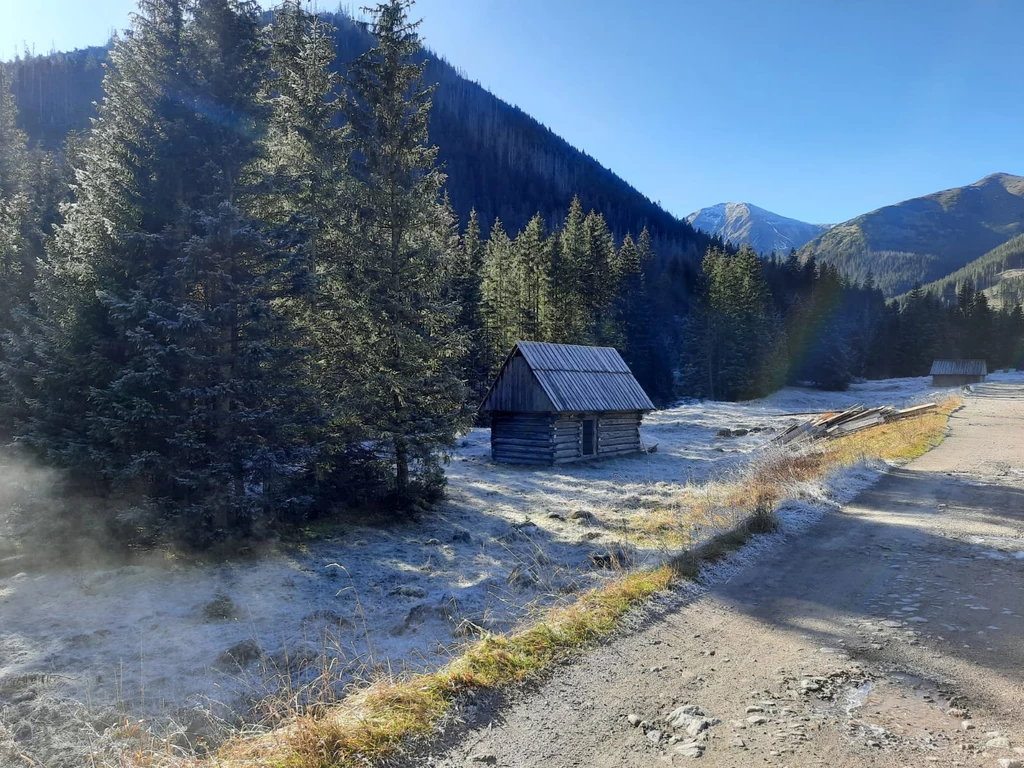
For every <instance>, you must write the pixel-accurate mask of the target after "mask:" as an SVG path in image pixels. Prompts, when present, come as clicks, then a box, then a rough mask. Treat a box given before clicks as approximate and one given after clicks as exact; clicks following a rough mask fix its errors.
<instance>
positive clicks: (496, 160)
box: [12, 13, 710, 263]
mask: <svg viewBox="0 0 1024 768" xmlns="http://www.w3.org/2000/svg"><path fill="white" fill-rule="evenodd" d="M321 18H323V19H324V21H325V22H326V23H328V24H330V25H331V26H333V27H334V29H335V31H334V33H333V34H334V43H335V46H336V50H337V59H336V61H335V66H334V68H335V69H336V70H337V71H340V72H344V70H345V67H346V65H347V64H348V62H351V61H354V60H355V59H356V58H357V57H358V56H360V55H361V54H362V53H364V52H365V51H366V50H367V49H368V48H369V47H370V45H371V44H372V38H371V36H370V34H369V32H368V31H367V30H366V29H365V26H364V25H362V24H359V23H356V22H354V21H353V20H352V19H350V18H348V17H347V16H345V15H343V14H329V13H325V14H321ZM271 19H272V14H269V13H268V14H265V15H264V16H263V20H264V22H269V21H270V20H271ZM107 59H108V50H107V49H106V48H99V47H97V48H89V49H87V50H82V51H74V52H71V53H55V54H51V55H46V56H26V57H24V58H21V59H19V60H17V61H15V62H14V63H13V73H12V78H13V80H12V88H13V90H14V95H15V100H16V102H17V105H18V109H19V114H20V117H19V125H20V126H21V127H22V128H23V129H24V130H25V132H26V133H27V134H28V136H29V138H30V139H31V140H33V141H40V142H42V143H43V145H44V146H45V147H47V148H49V149H57V148H59V147H60V146H61V143H62V142H63V140H64V138H65V136H67V134H68V133H69V132H71V131H84V130H86V129H87V128H88V127H89V119H90V118H91V117H93V116H94V114H95V109H94V106H93V104H94V103H98V102H99V101H100V100H101V98H102V87H101V85H102V78H103V66H102V65H103V64H104V63H105V62H106V61H107ZM417 59H418V60H425V61H426V62H427V65H426V70H425V78H426V80H427V82H430V83H436V84H437V89H436V91H435V92H434V94H433V109H432V111H431V116H430V126H429V130H430V140H431V141H432V142H433V143H434V144H436V145H437V147H438V158H439V160H440V162H441V163H442V165H443V166H444V167H445V172H446V173H447V174H448V185H447V191H448V195H449V197H450V198H451V203H452V207H453V208H454V210H455V212H456V213H457V214H458V216H459V218H460V219H461V220H463V221H465V220H466V218H467V217H468V216H469V211H470V209H475V210H476V212H477V215H478V217H479V221H480V224H481V226H482V227H483V228H484V231H487V230H489V229H490V227H491V225H492V224H493V222H494V220H495V219H496V218H498V219H500V220H501V222H502V224H503V226H504V227H505V229H507V230H508V231H509V232H511V233H515V232H517V231H519V230H520V229H522V228H523V227H525V226H526V223H527V222H528V221H529V220H530V218H531V217H532V216H533V215H534V214H536V213H540V214H541V215H542V216H543V217H544V218H545V219H547V220H549V221H557V220H560V219H562V218H564V217H565V215H566V213H567V212H568V210H569V204H570V202H571V201H572V199H573V197H574V196H577V195H578V196H579V198H580V201H581V203H582V205H583V206H584V208H585V209H587V210H590V209H591V208H593V209H595V210H596V211H598V212H599V213H601V214H602V215H603V216H604V218H605V220H606V221H607V222H608V226H609V227H610V228H611V231H612V233H613V234H615V236H616V237H619V238H621V237H622V236H623V235H624V234H625V233H626V232H634V233H635V232H639V231H640V230H642V229H643V228H644V227H646V228H647V229H648V231H649V232H650V233H651V238H652V242H653V244H654V246H655V248H656V249H657V252H658V254H659V256H660V257H661V258H663V259H665V260H666V261H668V260H671V259H673V258H676V257H681V258H684V259H687V260H689V261H690V262H692V263H696V262H698V261H700V258H701V257H702V256H703V254H704V251H705V250H706V249H707V247H708V245H709V243H710V239H709V237H708V236H707V235H705V234H704V233H702V232H696V231H695V230H694V229H693V228H692V227H691V226H690V225H689V224H687V223H686V222H685V221H681V220H679V219H677V218H675V217H674V216H672V215H671V214H669V213H668V212H667V211H665V210H664V209H662V208H661V207H659V206H658V205H656V204H654V203H653V202H651V201H650V200H649V199H648V198H646V197H645V196H644V195H643V194H641V193H640V192H638V191H637V190H636V189H634V188H633V187H631V186H630V185H629V184H627V183H626V182H625V181H623V180H622V179H621V178H619V177H618V176H616V175H615V174H614V173H613V172H612V171H610V170H608V169H607V168H605V167H604V166H602V165H601V164H600V163H599V162H597V161H596V160H595V159H594V158H592V157H590V156H589V155H587V154H585V153H583V152H581V151H579V150H578V149H576V148H575V147H572V146H571V145H569V144H568V143H567V142H566V141H565V140H563V139H562V138H561V137H559V136H557V135H556V134H554V133H553V132H552V131H551V130H549V129H548V128H546V127H544V126H543V125H541V124H540V123H539V122H537V121H536V120H535V119H533V118H532V117H530V116H529V115H527V114H526V113H525V112H523V111H522V110H520V109H518V108H517V107H514V106H511V105H510V104H507V103H506V102H504V101H502V100H501V99H499V98H498V97H496V96H495V95H494V94H492V93H490V92H489V91H487V90H485V89H484V88H482V87H481V86H480V85H479V84H477V83H475V82H473V81H471V80H469V79H467V78H465V77H463V76H462V75H460V74H459V73H458V72H457V71H456V70H455V69H454V67H452V66H451V65H449V64H448V63H447V62H446V61H444V59H443V58H441V57H439V56H438V55H436V54H434V53H433V52H430V51H427V52H423V53H418V54H417Z"/></svg>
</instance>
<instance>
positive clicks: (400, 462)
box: [395, 437, 409, 497]
mask: <svg viewBox="0 0 1024 768" xmlns="http://www.w3.org/2000/svg"><path fill="white" fill-rule="evenodd" d="M395 488H396V489H397V490H398V495H399V496H401V497H404V496H405V495H406V493H408V491H409V444H408V443H407V442H406V441H405V438H404V437H396V438H395Z"/></svg>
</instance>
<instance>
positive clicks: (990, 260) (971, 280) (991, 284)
mask: <svg viewBox="0 0 1024 768" xmlns="http://www.w3.org/2000/svg"><path fill="white" fill-rule="evenodd" d="M968 284H970V285H971V286H972V287H973V288H974V289H976V290H979V291H984V293H985V295H986V296H988V298H989V300H990V301H991V302H992V304H993V305H994V306H1000V307H1002V306H1008V307H1012V306H1014V305H1016V304H1020V303H1021V301H1024V235H1018V236H1017V237H1015V238H1013V239H1012V240H1008V241H1007V242H1005V243H1003V244H1002V245H1000V246H998V247H996V248H993V249H992V250H991V251H989V252H988V253H986V254H985V255H984V256H982V257H981V258H980V259H975V260H974V261H972V262H971V263H970V264H968V265H967V266H966V267H963V268H961V269H958V270H957V271H956V272H954V273H953V274H951V275H949V276H947V277H944V278H942V279H941V280H936V281H935V282H932V283H928V284H927V285H925V286H924V291H925V292H926V293H930V294H933V295H935V296H940V297H942V299H943V300H944V301H946V303H948V304H952V303H954V302H956V298H957V294H958V293H959V291H960V290H961V289H962V288H963V287H964V286H965V285H968Z"/></svg>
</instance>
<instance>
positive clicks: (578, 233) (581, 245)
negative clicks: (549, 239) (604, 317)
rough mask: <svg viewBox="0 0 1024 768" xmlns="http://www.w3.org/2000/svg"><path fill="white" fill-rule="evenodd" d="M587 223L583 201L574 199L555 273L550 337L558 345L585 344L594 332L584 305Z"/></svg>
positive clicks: (560, 245)
mask: <svg viewBox="0 0 1024 768" xmlns="http://www.w3.org/2000/svg"><path fill="white" fill-rule="evenodd" d="M584 219H585V217H584V215H583V206H582V204H581V203H580V199H579V197H578V196H577V197H574V198H573V199H572V203H571V204H570V205H569V211H568V213H567V214H566V217H565V223H564V224H563V226H562V231H561V232H560V233H559V237H558V245H559V248H558V252H557V261H556V265H555V267H554V269H553V278H552V292H551V320H550V328H549V333H550V338H551V341H554V342H560V343H568V344H582V343H585V339H586V335H587V332H588V330H589V328H590V323H589V318H588V313H587V309H588V305H585V304H584V301H585V295H586V283H587V270H588V257H589V252H588V249H587V238H586V230H585V228H584Z"/></svg>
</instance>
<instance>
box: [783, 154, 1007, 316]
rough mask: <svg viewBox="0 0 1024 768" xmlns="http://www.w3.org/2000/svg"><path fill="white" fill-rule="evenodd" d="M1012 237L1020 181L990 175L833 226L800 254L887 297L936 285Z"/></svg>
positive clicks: (999, 175) (996, 174)
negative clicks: (870, 283)
mask: <svg viewBox="0 0 1024 768" xmlns="http://www.w3.org/2000/svg"><path fill="white" fill-rule="evenodd" d="M1019 234H1024V178H1022V177H1020V176H1011V175H1009V174H1006V173H995V174H992V175H991V176H986V177H985V178H984V179H982V180H981V181H978V182H976V183H974V184H971V185H969V186H966V187H956V188H953V189H947V190H944V191H942V192H936V193H934V194H931V195H925V196H924V197H917V198H914V199H912V200H905V201H904V202H902V203H898V204H896V205H889V206H886V207H884V208H879V209H878V210H876V211H872V212H870V213H866V214H863V215H862V216H858V217H856V218H854V219H851V220H850V221H847V222H844V223H842V224H837V225H836V226H834V227H832V228H831V229H830V230H829V231H828V232H825V233H824V234H822V235H821V236H820V237H817V238H815V239H814V240H812V241H811V242H809V243H808V244H807V245H805V246H804V247H803V248H801V249H800V251H799V253H800V256H801V258H803V259H808V258H810V257H812V256H813V257H814V258H815V259H816V260H817V261H819V262H824V263H828V264H834V265H835V266H837V267H839V270H840V272H842V273H843V274H844V275H846V276H847V277H849V278H851V279H853V280H857V281H859V282H863V281H865V280H867V279H868V277H869V276H870V277H871V278H872V279H873V281H874V283H875V285H877V286H878V287H879V288H881V289H882V291H883V292H884V293H885V295H886V296H890V297H891V296H897V295H899V294H901V293H904V292H906V291H908V290H910V289H911V288H913V286H914V285H915V284H917V283H928V282H931V281H933V280H940V279H942V278H944V277H945V276H947V275H949V274H950V273H952V272H955V271H956V270H958V269H960V268H961V267H964V266H966V265H967V264H968V263H969V262H971V261H973V260H974V259H977V258H979V257H980V256H982V255H984V254H985V253H987V252H988V251H990V250H992V249H993V248H996V247H997V246H999V245H1002V244H1003V243H1005V242H1006V241H1007V240H1009V239H1011V238H1013V237H1015V236H1017V235H1019Z"/></svg>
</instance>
